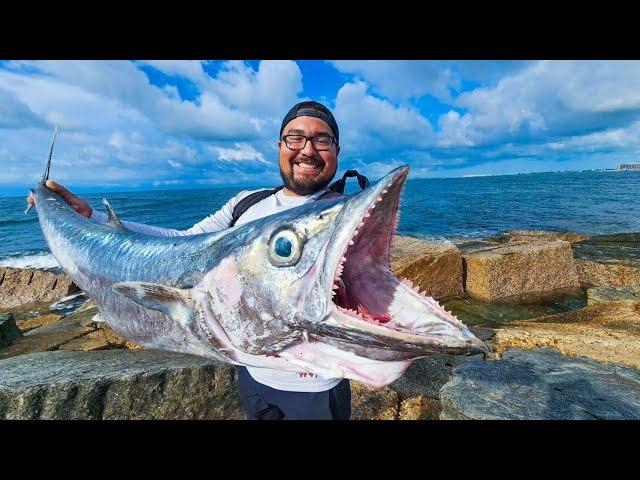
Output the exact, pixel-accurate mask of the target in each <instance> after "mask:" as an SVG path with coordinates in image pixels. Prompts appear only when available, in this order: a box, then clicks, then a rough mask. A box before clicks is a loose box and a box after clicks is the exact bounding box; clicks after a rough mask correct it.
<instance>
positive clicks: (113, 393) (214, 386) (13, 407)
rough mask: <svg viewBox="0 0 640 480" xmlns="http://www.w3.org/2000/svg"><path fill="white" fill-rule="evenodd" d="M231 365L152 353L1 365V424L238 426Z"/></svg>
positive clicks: (35, 358) (39, 358)
mask: <svg viewBox="0 0 640 480" xmlns="http://www.w3.org/2000/svg"><path fill="white" fill-rule="evenodd" d="M242 418H245V416H244V414H243V413H242V410H241V407H240V403H239V400H238V398H237V395H236V391H235V369H234V368H233V366H231V365H228V364H223V363H219V362H215V361H212V360H209V359H205V358H200V357H195V356H192V355H181V354H175V353H169V352H157V351H152V350H145V351H139V352H134V351H128V350H112V351H105V352H63V351H58V352H42V353H34V354H29V355H23V356H20V357H13V358H10V359H7V360H2V361H0V419H28V420H31V419H56V420H63V419H86V420H96V419H105V420H120V419H140V420H142V419H145V420H147V419H190V420H191V419H193V420H204V419H242Z"/></svg>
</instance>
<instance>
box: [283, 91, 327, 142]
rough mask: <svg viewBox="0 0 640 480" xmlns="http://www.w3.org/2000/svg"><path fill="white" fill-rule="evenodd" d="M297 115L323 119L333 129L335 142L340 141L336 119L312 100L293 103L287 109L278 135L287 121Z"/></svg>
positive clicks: (322, 106)
mask: <svg viewBox="0 0 640 480" xmlns="http://www.w3.org/2000/svg"><path fill="white" fill-rule="evenodd" d="M298 117H316V118H319V119H320V120H323V121H324V122H325V123H326V124H327V125H329V126H330V127H331V129H332V130H333V133H334V135H335V137H336V144H339V143H340V142H339V140H340V132H339V131H338V124H337V123H336V119H335V118H333V114H332V113H331V110H329V109H328V108H327V107H325V106H324V105H322V104H321V103H318V102H314V101H310V102H300V103H298V104H296V105H294V106H293V108H292V109H291V110H289V113H287V114H286V115H285V116H284V120H282V125H281V126H280V136H282V132H283V130H284V127H285V126H286V125H287V123H289V122H290V121H291V120H293V119H294V118H298Z"/></svg>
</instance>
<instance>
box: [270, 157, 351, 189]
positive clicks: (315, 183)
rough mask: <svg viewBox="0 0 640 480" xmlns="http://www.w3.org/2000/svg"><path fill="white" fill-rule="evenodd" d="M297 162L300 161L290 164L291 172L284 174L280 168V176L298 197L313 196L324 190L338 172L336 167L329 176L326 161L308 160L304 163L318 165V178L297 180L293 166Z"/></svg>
mask: <svg viewBox="0 0 640 480" xmlns="http://www.w3.org/2000/svg"><path fill="white" fill-rule="evenodd" d="M297 160H298V159H293V160H291V161H290V162H289V164H290V166H291V170H290V171H289V172H284V171H283V170H282V168H280V176H281V177H282V181H283V182H284V186H285V187H286V188H287V189H288V190H291V191H292V192H294V193H296V194H298V195H311V194H312V193H316V192H318V191H320V190H322V189H323V188H324V187H326V186H327V185H329V182H330V181H331V180H333V177H335V175H336V172H337V171H338V168H337V166H336V170H335V171H334V172H333V173H332V174H331V175H327V172H325V171H324V167H325V166H326V163H325V162H324V160H322V159H307V160H305V161H304V163H310V164H312V165H316V166H317V167H318V168H319V171H320V173H319V174H318V176H316V177H311V176H303V177H302V178H295V177H294V172H293V166H294V163H295V162H296V161H297Z"/></svg>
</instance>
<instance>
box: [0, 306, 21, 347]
mask: <svg viewBox="0 0 640 480" xmlns="http://www.w3.org/2000/svg"><path fill="white" fill-rule="evenodd" d="M21 336H22V331H20V329H19V328H18V326H17V325H16V321H15V319H14V318H13V314H11V313H1V314H0V348H2V347H6V346H8V345H11V343H12V342H13V341H14V340H15V339H17V338H20V337H21Z"/></svg>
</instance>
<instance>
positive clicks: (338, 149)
mask: <svg viewBox="0 0 640 480" xmlns="http://www.w3.org/2000/svg"><path fill="white" fill-rule="evenodd" d="M338 155H340V145H336V158H338Z"/></svg>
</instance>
